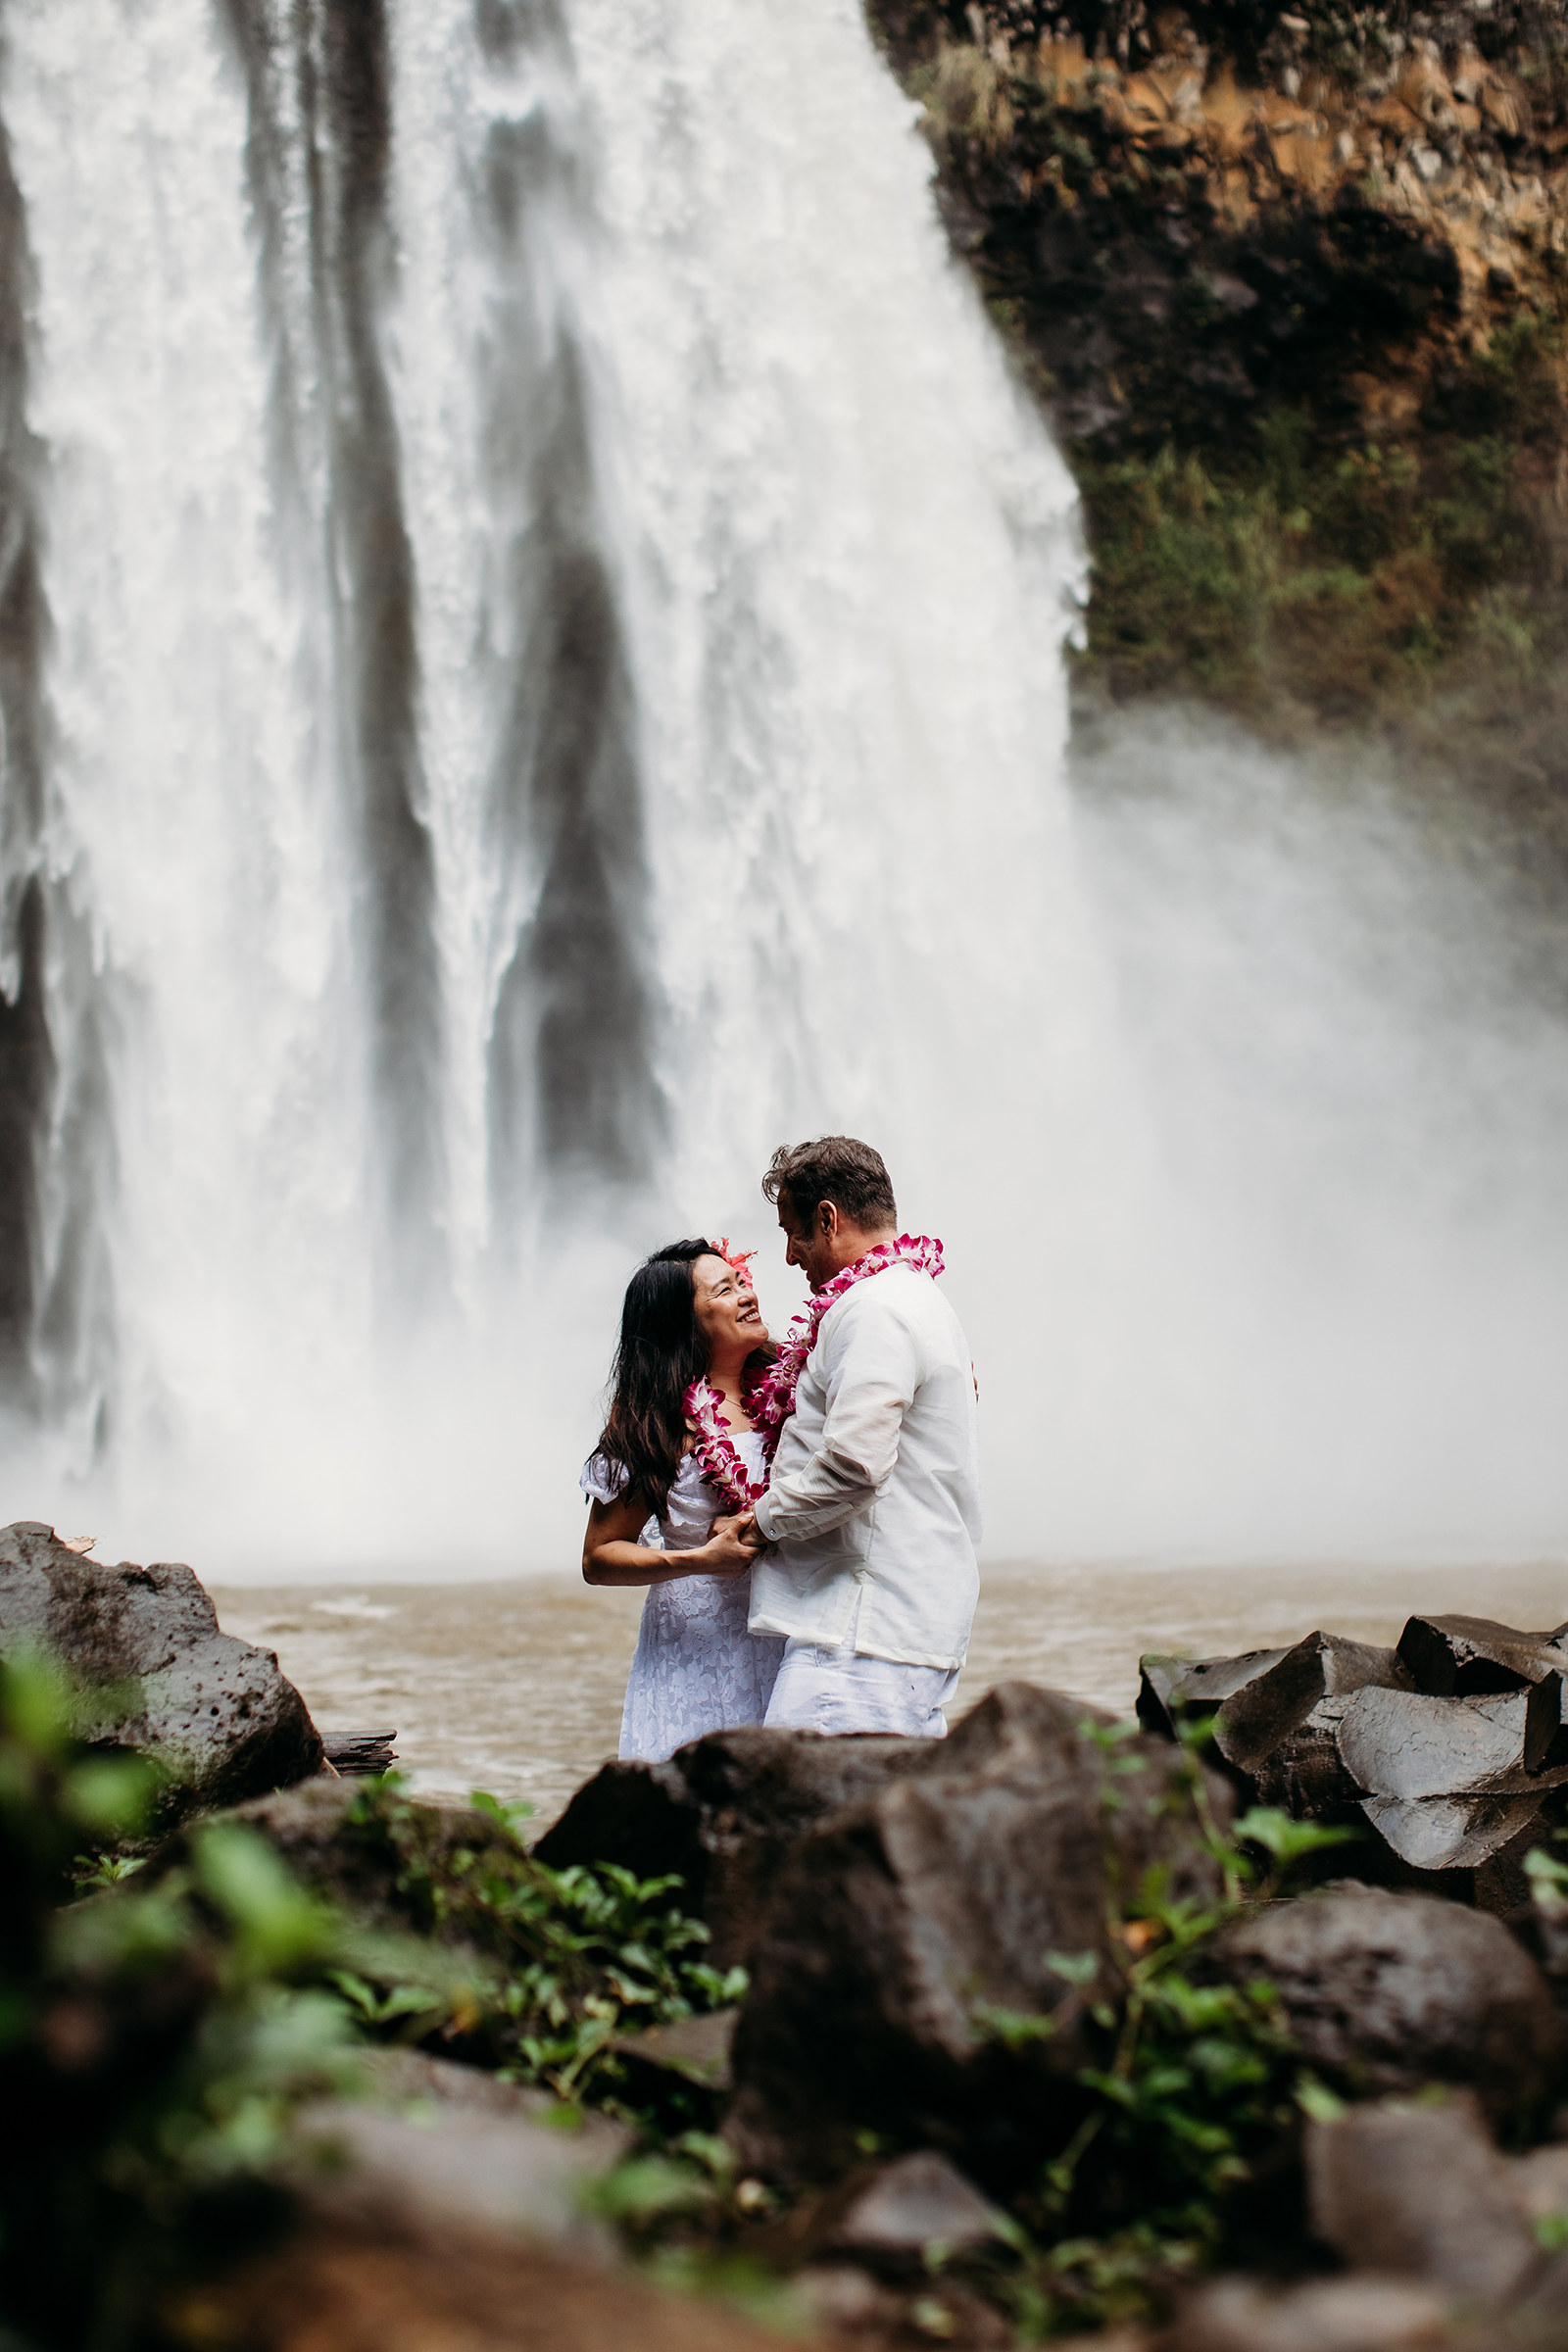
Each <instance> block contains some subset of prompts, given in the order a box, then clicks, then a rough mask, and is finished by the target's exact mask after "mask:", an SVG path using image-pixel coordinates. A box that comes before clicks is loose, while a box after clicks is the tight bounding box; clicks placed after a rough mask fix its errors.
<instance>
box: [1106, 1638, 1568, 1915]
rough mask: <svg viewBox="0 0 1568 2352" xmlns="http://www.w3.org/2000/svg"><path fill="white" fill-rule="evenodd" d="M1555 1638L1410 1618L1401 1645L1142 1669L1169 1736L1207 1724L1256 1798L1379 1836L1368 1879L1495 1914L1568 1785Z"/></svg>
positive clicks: (1517, 1884) (1309, 1646)
mask: <svg viewBox="0 0 1568 2352" xmlns="http://www.w3.org/2000/svg"><path fill="white" fill-rule="evenodd" d="M1564 1631H1568V1629H1559V1630H1558V1632H1556V1633H1551V1634H1529V1633H1519V1632H1516V1631H1515V1630H1514V1629H1513V1628H1511V1627H1509V1626H1504V1625H1497V1624H1495V1623H1493V1621H1492V1620H1491V1619H1489V1618H1481V1617H1462V1616H1451V1617H1412V1618H1411V1619H1410V1620H1409V1621H1408V1623H1407V1624H1406V1626H1405V1628H1404V1631H1403V1633H1402V1634H1401V1635H1400V1637H1399V1641H1398V1643H1397V1647H1396V1648H1394V1649H1378V1648H1375V1647H1372V1646H1370V1645H1368V1644H1367V1643H1365V1642H1347V1641H1343V1640H1341V1639H1340V1638H1339V1637H1338V1636H1337V1635H1333V1634H1324V1633H1313V1634H1308V1635H1307V1637H1306V1639H1305V1640H1304V1641H1302V1642H1297V1643H1296V1644H1295V1646H1294V1647H1293V1648H1289V1649H1263V1650H1250V1651H1247V1652H1246V1653H1244V1654H1243V1655H1241V1656H1239V1657H1234V1658H1208V1659H1203V1660H1201V1661H1200V1662H1198V1663H1197V1664H1194V1663H1192V1662H1190V1661H1185V1660H1182V1659H1177V1658H1166V1657H1150V1658H1146V1659H1145V1660H1144V1661H1143V1683H1142V1688H1141V1690H1140V1692H1139V1700H1138V1708H1139V1715H1140V1718H1141V1720H1142V1721H1143V1722H1144V1723H1145V1724H1146V1726H1147V1727H1148V1728H1149V1729H1150V1730H1152V1731H1158V1732H1163V1733H1165V1734H1166V1735H1167V1736H1168V1737H1174V1734H1175V1728H1176V1724H1177V1721H1178V1719H1179V1718H1181V1717H1182V1716H1184V1715H1186V1716H1191V1715H1194V1714H1202V1713H1205V1712H1206V1713H1210V1714H1212V1715H1213V1717H1214V1739H1213V1751H1212V1752H1213V1754H1214V1757H1215V1760H1216V1761H1217V1762H1219V1763H1221V1764H1222V1765H1223V1767H1224V1768H1225V1769H1226V1770H1227V1771H1228V1772H1230V1774H1231V1775H1232V1777H1233V1779H1235V1780H1236V1782H1237V1783H1238V1785H1239V1786H1240V1788H1241V1789H1243V1791H1244V1793H1245V1794H1246V1796H1247V1797H1248V1799H1249V1800H1250V1801H1251V1802H1254V1803H1258V1804H1264V1805H1278V1806H1281V1807H1282V1808H1283V1809H1284V1810H1285V1811H1286V1812H1289V1813H1291V1814H1294V1815H1295V1816H1296V1817H1297V1818H1299V1819H1309V1820H1310V1819H1316V1820H1322V1821H1325V1822H1328V1823H1332V1824H1335V1825H1339V1826H1343V1827H1348V1828H1354V1829H1356V1830H1361V1829H1362V1827H1363V1825H1366V1826H1368V1827H1370V1828H1371V1829H1372V1830H1373V1831H1374V1832H1375V1833H1376V1840H1375V1842H1374V1843H1372V1844H1371V1845H1370V1846H1368V1847H1366V1848H1365V1850H1364V1851H1363V1853H1362V1854H1360V1855H1358V1856H1357V1861H1358V1863H1359V1865H1360V1867H1361V1870H1362V1875H1364V1876H1365V1877H1367V1878H1369V1879H1377V1880H1381V1881H1384V1882H1390V1883H1393V1884H1396V1885H1398V1884H1408V1883H1409V1882H1411V1881H1412V1880H1416V1879H1418V1878H1425V1879H1427V1880H1429V1881H1431V1882H1434V1883H1436V1882H1437V1881H1438V1880H1439V1879H1441V1880H1442V1884H1443V1891H1444V1892H1445V1893H1449V1894H1452V1895H1454V1896H1456V1897H1458V1898H1459V1899H1460V1900H1463V1901H1467V1902H1469V1901H1473V1902H1476V1903H1479V1904H1481V1905H1483V1906H1484V1907H1487V1908H1491V1909H1496V1910H1500V1911H1504V1912H1507V1911H1511V1910H1513V1909H1515V1908H1516V1907H1517V1906H1518V1904H1519V1902H1520V1899H1521V1896H1522V1894H1523V1891H1524V1889H1523V1881H1522V1879H1521V1877H1520V1871H1519V1863H1520V1860H1521V1858H1522V1856H1523V1853H1524V1851H1525V1848H1526V1846H1527V1845H1528V1843H1529V1842H1530V1839H1531V1837H1532V1835H1535V1834H1539V1829H1538V1825H1539V1824H1541V1823H1542V1822H1543V1821H1544V1819H1545V1818H1547V1817H1549V1816H1551V1814H1552V1813H1553V1811H1554V1808H1553V1807H1552V1805H1551V1802H1550V1800H1551V1798H1552V1796H1553V1792H1554V1791H1555V1790H1557V1789H1560V1788H1563V1787H1565V1786H1568V1730H1565V1729H1564V1728H1563V1726H1562V1722H1561V1716H1562V1688H1563V1685H1562V1677H1563V1673H1564V1671H1568V1650H1565V1649H1564V1648H1562V1647H1561V1646H1560V1642H1561V1638H1562V1634H1563V1632H1564Z"/></svg>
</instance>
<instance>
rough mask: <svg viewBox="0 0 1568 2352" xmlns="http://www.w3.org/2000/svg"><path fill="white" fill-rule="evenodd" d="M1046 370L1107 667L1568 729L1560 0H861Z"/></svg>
mask: <svg viewBox="0 0 1568 2352" xmlns="http://www.w3.org/2000/svg"><path fill="white" fill-rule="evenodd" d="M871 14H872V18H873V21H874V22H875V23H876V24H877V25H878V26H879V28H880V31H881V33H882V36H883V38H884V40H885V42H886V45H887V47H888V50H889V53H890V56H891V58H892V61H893V63H894V65H895V67H896V69H897V70H898V71H899V72H900V73H901V74H902V75H903V77H904V79H905V81H906V84H907V87H908V88H909V89H910V91H911V93H912V94H914V95H915V96H917V97H919V98H920V99H921V100H922V101H923V104H924V107H925V116H924V123H925V127H926V129H927V133H928V136H929V137H930V140H931V143H932V146H933V149H934V151H935V154H936V157H937V160H938V165H939V172H940V186H941V190H942V195H943V201H944V204H945V207H946V211H947V215H948V219H949V221H950V225H951V227H952V230H953V234H954V237H955V241H956V245H957V246H958V248H959V249H960V250H961V251H963V252H964V253H965V254H966V256H967V257H968V259H969V260H970V262H971V263H972V265H973V267H974V269H975V270H976V271H977V274H978V276H979V278H980V281H981V283H982V285H983V287H984V289H985V292H986V294H987V296H988V298H989V299H990V301H991V303H992V305H993V307H994V309H996V311H997V312H998V314H999V316H1000V319H1001V320H1002V322H1003V323H1004V325H1005V327H1006V328H1007V329H1008V330H1009V331H1010V332H1011V334H1012V335H1013V337H1014V338H1015V342H1016V345H1017V348H1018V349H1019V350H1020V352H1021V353H1022V354H1023V355H1025V357H1026V362H1027V364H1028V365H1029V366H1030V367H1031V368H1032V370H1033V372H1034V374H1035V378H1036V381H1037V383H1038V385H1039V388H1040V390H1041V392H1042V394H1043V395H1044V396H1045V397H1046V398H1047V399H1048V400H1049V401H1050V403H1051V404H1052V406H1053V408H1054V414H1055V416H1056V418H1057V421H1058V426H1059V428H1060V429H1061V431H1062V433H1063V436H1064V439H1065V440H1066V443H1067V446H1068V449H1069V453H1070V455H1071V456H1072V459H1073V462H1074V465H1075V467H1076V470H1077V472H1078V477H1079V481H1080V485H1081V487H1082V489H1083V492H1084V496H1085V506H1086V514H1087V518H1088V523H1089V529H1090V535H1091V544H1092V547H1093V552H1094V557H1095V574H1094V597H1093V604H1092V608H1091V613H1090V621H1089V645H1088V650H1087V654H1086V656H1085V658H1084V665H1083V671H1082V678H1081V684H1082V685H1083V686H1084V688H1085V689H1086V690H1087V691H1090V692H1094V693H1099V694H1102V695H1107V696H1110V697H1112V698H1126V697H1130V696H1135V695H1139V694H1146V693H1150V692H1169V691H1172V690H1179V691H1182V692H1184V693H1197V694H1199V695H1201V696H1204V697H1206V698H1208V699H1209V700H1211V701H1214V702H1216V703H1219V704H1221V705H1224V706H1226V707H1229V708H1232V709H1237V710H1240V711H1245V712H1246V713H1247V714H1248V716H1249V717H1250V718H1251V719H1252V720H1253V721H1254V722H1255V723H1259V724H1262V725H1264V726H1265V727H1266V728H1270V729H1273V730H1276V731H1279V732H1281V733H1284V734H1296V735H1299V734H1301V733H1303V732H1305V731H1307V730H1309V729H1321V728H1323V727H1324V726H1333V727H1355V728H1364V727H1366V726H1367V725H1369V724H1375V725H1378V726H1381V727H1385V728H1388V727H1393V728H1395V729H1396V730H1397V732H1398V734H1399V736H1400V740H1401V744H1402V746H1403V747H1404V748H1407V749H1410V750H1412V751H1416V752H1421V751H1429V752H1431V753H1432V754H1433V755H1434V756H1436V755H1437V754H1439V753H1440V752H1441V753H1442V755H1443V756H1444V757H1446V758H1449V759H1451V760H1456V761H1457V762H1458V764H1459V765H1460V766H1461V767H1463V768H1464V769H1465V771H1466V772H1467V774H1470V775H1472V776H1473V778H1474V780H1475V781H1477V782H1478V783H1480V784H1482V785H1483V786H1485V787H1486V788H1487V789H1488V790H1489V791H1490V792H1492V793H1493V794H1494V795H1495V796H1499V797H1500V798H1502V799H1504V800H1507V801H1509V802H1510V804H1516V805H1519V806H1524V805H1526V804H1528V806H1529V811H1530V817H1529V821H1530V824H1531V825H1532V826H1533V827H1537V828H1544V831H1545V832H1549V833H1553V834H1556V833H1557V832H1559V831H1561V830H1562V829H1563V807H1564V800H1565V795H1568V755H1565V754H1564V753H1563V751H1562V750H1561V749H1560V748H1559V746H1560V742H1561V739H1562V738H1563V736H1564V734H1565V733H1568V729H1565V727H1564V723H1563V722H1564V716H1565V711H1568V700H1565V697H1568V688H1565V685H1564V677H1565V672H1568V593H1565V589H1568V400H1565V383H1568V368H1565V356H1564V340H1563V331H1562V323H1563V315H1564V305H1565V296H1568V12H1565V10H1564V8H1563V6H1562V5H1561V0H1554V5H1551V6H1549V7H1543V6H1535V7H1525V8H1517V7H1516V8H1509V7H1507V6H1505V5H1497V4H1496V0H1493V5H1490V6H1489V5H1487V4H1486V0H1480V4H1479V5H1476V4H1472V5H1470V6H1467V7H1458V8H1451V9H1448V10H1446V11H1442V12H1437V13H1431V14H1422V13H1420V12H1418V11H1413V10H1409V9H1405V8H1400V7H1394V8H1389V9H1383V10H1375V9H1368V10H1358V9H1356V8H1354V7H1346V6H1340V5H1335V4H1333V0H1304V4H1303V5H1302V6H1301V7H1299V9H1288V10H1283V11H1282V10H1280V9H1278V8H1276V7H1264V6H1256V5H1243V6H1229V7H1227V6H1223V5H1220V4H1218V0H1216V4H1215V5H1212V6H1207V7H1205V6H1194V7H1193V8H1191V9H1189V10H1182V9H1178V8H1174V7H1172V8H1168V9H1165V10H1155V9H1151V8H1149V7H1147V6H1146V5H1145V4H1144V0H1114V4H1113V5H1110V6H1102V5H1100V4H1099V0H1065V4H1064V5H1058V6H1054V7H1046V6H1040V5H1035V4H1034V0H1010V4H1008V5H998V6H992V7H990V8H986V9H982V8H979V7H974V6H970V7H963V6H959V5H956V4H955V5H947V4H943V5H936V4H934V0H871Z"/></svg>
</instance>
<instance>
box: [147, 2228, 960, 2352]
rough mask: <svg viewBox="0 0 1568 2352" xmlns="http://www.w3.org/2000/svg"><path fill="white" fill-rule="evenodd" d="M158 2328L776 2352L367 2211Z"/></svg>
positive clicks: (566, 2259)
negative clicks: (365, 2218)
mask: <svg viewBox="0 0 1568 2352" xmlns="http://www.w3.org/2000/svg"><path fill="white" fill-rule="evenodd" d="M159 2322H160V2335H161V2337H162V2338H163V2339H164V2340H168V2341H170V2342H172V2343H175V2344H180V2345H184V2346H187V2347H189V2352H210V2348H211V2347H213V2346H215V2345H221V2346H223V2347H225V2348H227V2347H232V2348H233V2352H437V2347H439V2348H440V2352H546V2348H547V2347H548V2352H778V2348H779V2341H780V2339H779V2337H778V2335H777V2333H776V2332H775V2331H774V2330H773V2329H772V2328H770V2327H763V2326H762V2325H761V2324H760V2322H756V2321H753V2320H750V2319H747V2318H746V2317H745V2316H744V2315H743V2314H742V2313H740V2312H737V2311H735V2310H734V2309H732V2308H728V2307H726V2306H725V2305H724V2304H722V2303H720V2302H718V2301H717V2300H711V2301H710V2300H705V2299H703V2298H701V2297H695V2296H682V2295H675V2294H671V2293H669V2292H668V2291H667V2290H666V2289H664V2288H662V2287H660V2286H657V2285H654V2284H653V2283H651V2282H650V2281H649V2280H647V2279H645V2278H639V2277H638V2276H637V2275H636V2274H635V2273H633V2272H629V2271H627V2270H625V2269H610V2268H607V2267H606V2266H605V2265H604V2264H603V2263H601V2262H600V2261H598V2260H597V2259H596V2258H594V2257H593V2256H592V2255H589V2256H587V2257H585V2256H584V2254H583V2253H582V2252H581V2251H579V2250H578V2249H577V2248H576V2247H574V2246H563V2245H559V2244H553V2243H551V2242H550V2241H549V2240H548V2239H546V2238H541V2237H539V2236H537V2235H533V2234H529V2235H525V2236H517V2235H515V2234H514V2233H513V2232H512V2231H510V2230H508V2229H477V2228H475V2227H473V2226H472V2225H470V2224H463V2223H460V2222H457V2221H443V2222H441V2223H439V2224H435V2223H431V2224H426V2225H424V2226H422V2227H419V2226H415V2225H410V2224H399V2223H397V2222H395V2221H394V2220H392V2219H390V2218H388V2219H386V2220H383V2219H381V2218H380V2217H377V2218H376V2219H374V2220H373V2221H369V2222H366V2223H363V2224H360V2225H358V2226H351V2225H349V2224H346V2223H344V2222H341V2221H336V2220H333V2221H327V2220H324V2219H323V2220H319V2221H316V2222H314V2223H312V2224H310V2225H309V2226H308V2227H307V2228H305V2229H300V2230H297V2231H295V2232H294V2233H293V2234H292V2235H291V2236H289V2237H288V2238H287V2239H285V2240H284V2241H283V2242H282V2243H281V2244H279V2245H275V2246H272V2247H270V2248H269V2249H268V2250H267V2252H265V2253H264V2254H261V2255H259V2256H257V2257H256V2258H255V2259H253V2260H251V2261H248V2262H245V2263H243V2264H241V2265H240V2266H239V2267H238V2268H236V2269H234V2270H232V2271H229V2272H228V2273H227V2274H226V2275H224V2276H222V2277H221V2278H215V2279H209V2280H204V2282H203V2284H202V2287H201V2289H200V2292H199V2294H193V2295H190V2296H188V2297H185V2298H175V2297H174V2296H172V2295H171V2296H170V2297H169V2298H168V2299H167V2301H166V2303H165V2304H164V2305H163V2306H161V2307H160V2312H159ZM796 2340H797V2342H800V2343H801V2352H810V2343H809V2340H808V2341H804V2342H802V2339H796ZM1003 2340H1004V2341H1005V2338H1004V2339H1003Z"/></svg>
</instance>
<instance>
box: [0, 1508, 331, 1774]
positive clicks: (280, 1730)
mask: <svg viewBox="0 0 1568 2352" xmlns="http://www.w3.org/2000/svg"><path fill="white" fill-rule="evenodd" d="M24 1644H26V1645H32V1646H40V1645H41V1646H46V1647H47V1648H49V1649H50V1650H52V1651H53V1652H54V1654H55V1656H56V1657H57V1658H59V1659H60V1660H61V1661H62V1662H63V1664H64V1665H65V1667H66V1669H67V1671H68V1672H69V1674H70V1675H71V1677H72V1680H73V1683H74V1685H75V1687H76V1689H77V1691H78V1692H79V1693H80V1698H79V1702H78V1721H77V1727H76V1728H77V1730H78V1732H79V1734H80V1736H81V1737H83V1738H85V1739H88V1740H92V1741H93V1742H94V1744H95V1745H104V1746H108V1747H117V1748H122V1749H131V1750H134V1751H135V1752H136V1753H137V1754H139V1755H148V1756H152V1757H155V1758H156V1759H157V1761H158V1762H159V1763H160V1764H162V1765H163V1766H165V1767H166V1769H167V1770H168V1771H169V1773H170V1774H171V1775H172V1786H171V1788H170V1789H169V1791H168V1793H167V1796H166V1799H165V1802H164V1806H163V1813H164V1818H165V1819H166V1820H168V1819H173V1818H177V1817H178V1816H179V1815H181V1814H183V1813H187V1812H190V1811H192V1810H193V1809H195V1808H198V1807H207V1806H214V1805H231V1804H235V1803H238V1802H239V1801H240V1800H241V1799H243V1798H246V1797H251V1796H257V1795H260V1794H261V1793H262V1792H263V1791H265V1790H269V1789H277V1788H283V1787H287V1786H288V1785H290V1784H291V1783H293V1782H297V1781H303V1780H306V1779H307V1778H309V1776H310V1775H312V1774H313V1773H317V1772H319V1770H320V1768H321V1760H322V1749H321V1741H320V1739H319V1735H318V1733H317V1731H316V1727H315V1725H314V1724H313V1723H312V1721H311V1719H310V1716H309V1714H308V1713H307V1712H306V1707H305V1702H304V1700H303V1699H302V1698H301V1697H300V1694H299V1692H298V1691H296V1690H295V1688H294V1686H293V1684H292V1683H290V1682H287V1681H286V1680H285V1679H284V1677H283V1676H282V1674H280V1673H279V1671H278V1664H277V1659H276V1657H275V1656H274V1655H273V1653H272V1652H271V1651H270V1650H268V1649H257V1648H255V1647H254V1646H253V1645H252V1644H251V1643H250V1642H240V1641H238V1640H236V1639H235V1637H234V1636H233V1635H231V1634H224V1633H221V1632H220V1631H219V1625H218V1612H217V1610H216V1609H215V1608H214V1606H213V1604H212V1601H211V1600H210V1599H209V1598H208V1596H207V1593H205V1592H204V1591H203V1589H202V1587H201V1585H200V1584H199V1583H198V1582H197V1580H196V1578H195V1577H194V1576H193V1575H192V1573H191V1571H190V1569H188V1568H186V1567H183V1566H181V1565H178V1564H176V1563H174V1562H172V1561H158V1562H156V1563H155V1564H154V1565H153V1566H152V1567H149V1568H138V1567H136V1566H134V1565H133V1564H132V1563H131V1562H130V1561H128V1560H123V1561H122V1562H121V1563H120V1565H119V1566H118V1567H114V1568H110V1567H103V1566H100V1565H97V1564H96V1563H94V1562H93V1561H91V1560H88V1559H84V1558H82V1557H81V1556H80V1555H79V1554H78V1553H76V1552H73V1551H71V1550H69V1549H68V1548H67V1546H66V1545H65V1544H62V1543H60V1542H59V1541H58V1539H57V1538H56V1536H55V1533H54V1530H53V1529H52V1528H50V1527H45V1526H44V1525H43V1524H42V1523H41V1521H37V1520H31V1519H19V1520H18V1521H16V1522H15V1524H14V1525H12V1526H10V1527H8V1528H5V1529H4V1530H0V1654H9V1653H10V1652H11V1651H12V1650H14V1649H16V1648H18V1647H20V1646H22V1645H24Z"/></svg>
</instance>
